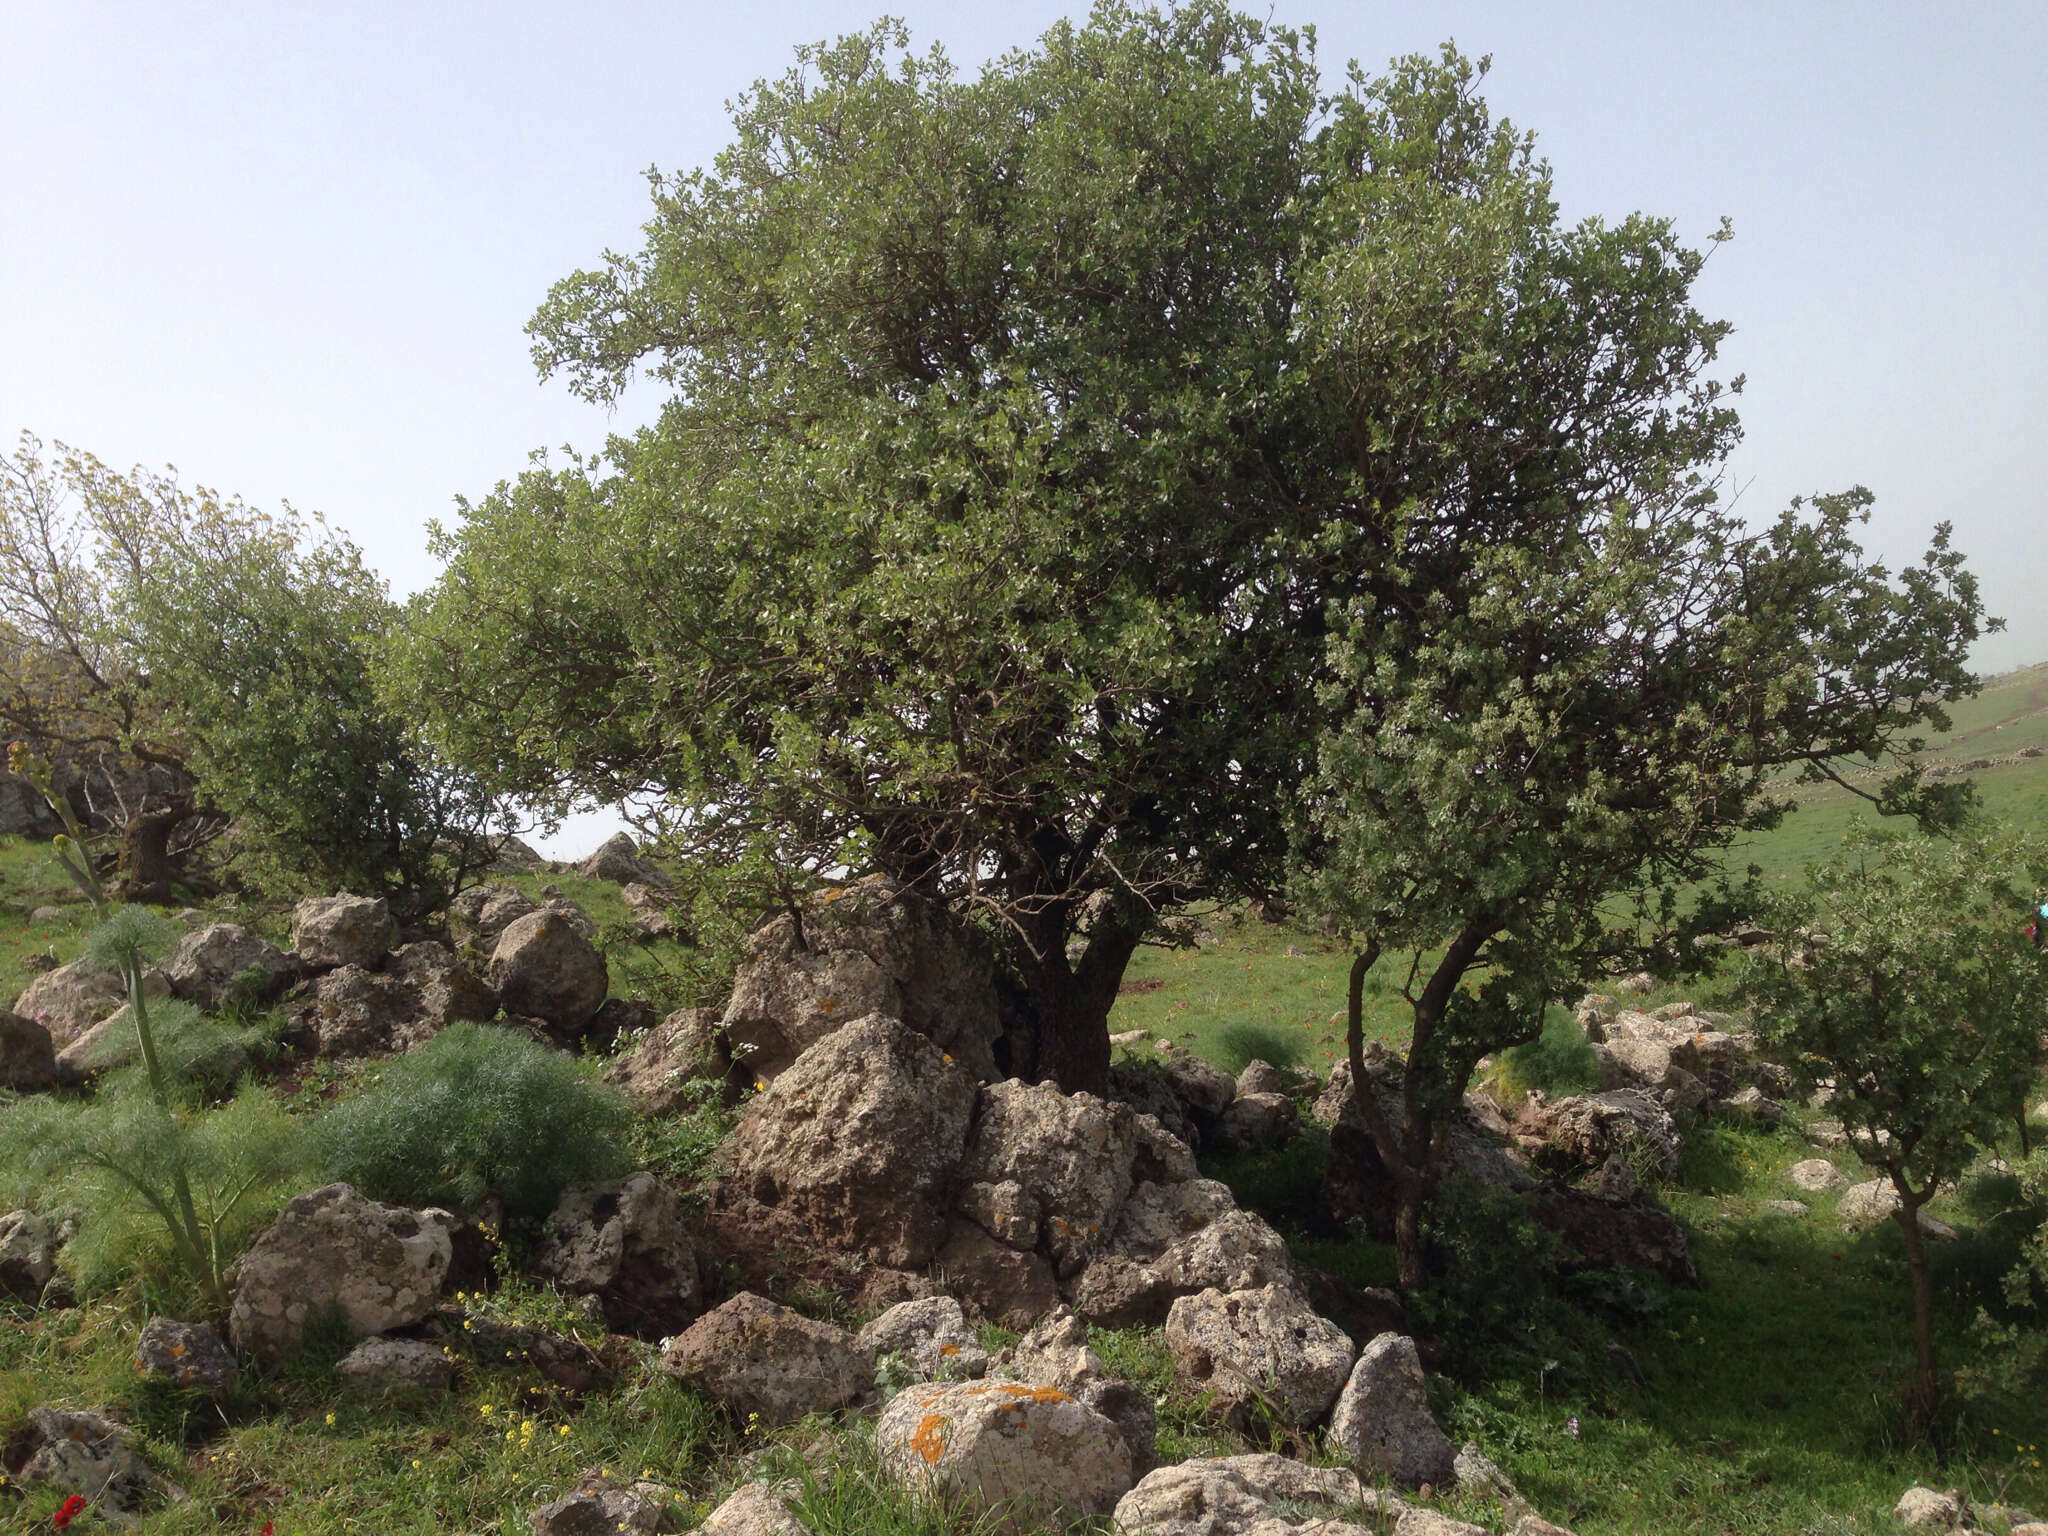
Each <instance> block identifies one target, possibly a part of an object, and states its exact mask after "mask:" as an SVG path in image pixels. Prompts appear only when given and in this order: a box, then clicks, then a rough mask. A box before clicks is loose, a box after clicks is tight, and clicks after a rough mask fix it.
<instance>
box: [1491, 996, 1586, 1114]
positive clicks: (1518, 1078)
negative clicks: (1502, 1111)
mask: <svg viewBox="0 0 2048 1536" xmlns="http://www.w3.org/2000/svg"><path fill="white" fill-rule="evenodd" d="M1502 1066H1503V1068H1504V1069H1505V1072H1506V1076H1507V1083H1508V1086H1509V1088H1510V1089H1511V1090H1513V1091H1514V1092H1516V1093H1527V1092H1528V1091H1529V1090H1530V1089H1531V1088H1540V1089H1542V1090H1543V1091H1544V1092H1545V1093H1552V1094H1567V1093H1591V1092H1593V1091H1595V1090H1596V1089H1598V1088H1599V1086H1600V1063H1599V1059H1598V1058H1597V1057H1595V1056H1594V1054H1593V1047H1592V1045H1591V1043H1590V1042H1589V1041H1588V1040H1587V1039H1586V1032H1585V1031H1584V1030H1583V1029H1581V1028H1580V1027H1579V1024H1578V1021H1577V1020H1576V1019H1574V1018H1573V1017H1572V1016H1571V1015H1570V1014H1569V1013H1566V1012H1565V1011H1564V1010H1563V1009H1562V1008H1557V1007H1552V1008H1550V1009H1548V1010H1546V1011H1545V1013H1544V1016H1543V1033H1542V1034H1541V1035H1539V1036H1537V1037H1536V1038H1535V1039H1534V1040H1530V1041H1527V1042H1525V1043H1523V1044H1521V1045H1517V1046H1511V1047H1510V1048H1509V1049H1508V1050H1507V1051H1506V1052H1505V1053H1504V1054H1503V1057H1502Z"/></svg>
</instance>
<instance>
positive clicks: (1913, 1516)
mask: <svg viewBox="0 0 2048 1536" xmlns="http://www.w3.org/2000/svg"><path fill="white" fill-rule="evenodd" d="M1969 1512H1970V1506H1969V1505H1968V1504H1966V1503H1964V1502H1963V1496H1962V1495H1961V1494H1959V1493H1957V1492H1956V1490H1955V1489H1953V1488H1951V1489H1949V1490H1948V1491H1947V1492H1945V1493H1937V1492H1935V1490H1934V1489H1932V1488H1923V1487H1920V1486H1918V1485H1915V1486H1914V1487H1911V1488H1908V1489H1907V1490H1906V1491H1905V1492H1904V1493H1903V1494H1901V1495H1900V1496H1899V1502H1898V1504H1897V1505H1896V1506H1894V1508H1893V1509H1892V1518H1893V1519H1894V1520H1896V1521H1898V1522H1899V1524H1901V1525H1917V1526H1931V1527H1933V1528H1934V1529H1936V1530H1943V1531H1946V1530H1953V1529H1955V1527H1957V1526H1959V1525H1961V1524H1963V1522H1964V1521H1965V1520H1967V1519H1968V1518H1969Z"/></svg>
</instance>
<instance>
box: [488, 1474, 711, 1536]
mask: <svg viewBox="0 0 2048 1536" xmlns="http://www.w3.org/2000/svg"><path fill="white" fill-rule="evenodd" d="M673 1505H674V1496H673V1494H671V1493H670V1491H669V1490H668V1489H666V1488H663V1487H662V1486H661V1485H660V1484H658V1483H633V1484H630V1485H628V1484H623V1483H616V1482H613V1481H612V1480H611V1479H610V1478H609V1477H606V1476H605V1475H604V1474H603V1473H602V1472H596V1471H593V1472H586V1473H584V1474H583V1476H582V1477H580V1478H578V1479H577V1480H576V1486H575V1487H574V1488H572V1489H571V1490H570V1491H569V1492H567V1493H565V1494H563V1495H562V1496H561V1497H560V1498H558V1499H555V1500H554V1501H553V1502H551V1503H548V1504H543V1505H542V1506H541V1507H540V1508H539V1509H536V1510H535V1511H534V1512H533V1513H532V1514H531V1515H530V1516H528V1517H527V1523H528V1524H529V1525H530V1526H531V1527H532V1529H533V1536H619V1532H621V1531H624V1532H627V1533H628V1536H656V1533H659V1532H664V1531H673V1530H675V1529H676V1520H675V1515H674V1512H673ZM707 1529H708V1527H707Z"/></svg>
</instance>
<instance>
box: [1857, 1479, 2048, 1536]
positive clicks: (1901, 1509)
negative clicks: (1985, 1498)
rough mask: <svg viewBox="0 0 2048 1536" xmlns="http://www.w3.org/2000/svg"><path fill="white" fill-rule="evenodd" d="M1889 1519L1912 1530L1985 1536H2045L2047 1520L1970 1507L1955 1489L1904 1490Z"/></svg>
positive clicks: (2015, 1511) (1994, 1508) (2006, 1509)
mask: <svg viewBox="0 0 2048 1536" xmlns="http://www.w3.org/2000/svg"><path fill="white" fill-rule="evenodd" d="M1892 1518H1893V1519H1894V1520H1896V1521H1898V1522H1899V1524H1901V1525H1903V1526H1907V1527H1910V1528H1912V1529H1915V1530H1928V1531H1952V1532H1954V1533H1955V1536H1988V1533H1989V1532H1990V1531H1992V1530H1994V1529H1995V1530H2002V1531H2007V1532H2009V1533H2010V1536H2048V1520H2038V1519H2036V1518H2035V1517H2034V1516H2033V1515H2031V1514H2029V1513H2028V1512H2027V1511H2026V1510H2024V1509H2014V1508H2011V1507H2009V1506H2006V1505H2001V1504H1989V1505H1985V1506H1984V1507H1983V1508H1981V1509H1975V1508H1972V1507H1971V1505H1970V1501H1969V1500H1968V1499H1965V1498H1964V1497H1963V1496H1962V1495H1961V1494H1960V1493H1958V1492H1957V1491H1956V1490H1955V1489H1953V1488H1950V1489H1946V1490H1941V1489H1934V1488H1926V1487H1921V1486H1919V1485H1918V1484H1916V1485H1915V1486H1913V1487H1911V1488H1908V1489H1907V1490H1906V1491H1905V1492H1904V1493H1903V1494H1901V1495H1900V1497H1899V1502H1898V1504H1897V1505H1896V1506H1895V1507H1894V1508H1893V1510H1892Z"/></svg>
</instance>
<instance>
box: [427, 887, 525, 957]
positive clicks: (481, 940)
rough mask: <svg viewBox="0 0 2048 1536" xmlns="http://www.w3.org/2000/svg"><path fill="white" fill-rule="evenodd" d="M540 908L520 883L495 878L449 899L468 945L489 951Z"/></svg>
mask: <svg viewBox="0 0 2048 1536" xmlns="http://www.w3.org/2000/svg"><path fill="white" fill-rule="evenodd" d="M539 910H540V908H539V906H538V904H536V903H535V902H534V901H532V900H531V899H530V898H529V897H528V896H527V895H526V893H525V892H524V891H522V890H520V889H519V888H518V887H517V886H513V885H504V884H501V883H499V882H496V881H493V882H490V883H487V884H484V885H473V886H471V887H470V888H469V889H468V890H466V891H464V892H463V893H462V894H461V895H459V896H457V897H456V898H455V899H454V900H453V901H451V902H450V903H448V916H449V918H450V920H451V921H452V922H453V923H454V924H455V926H456V928H457V929H458V930H459V931H460V933H461V934H462V935H463V938H464V940H465V946H466V947H467V948H469V949H471V950H474V951H477V952H480V953H482V954H485V955H488V954H490V952H491V951H492V950H493V949H495V948H497V945H498V935H500V934H501V933H503V932H504V931H505V930H506V929H507V928H509V927H510V926H511V925H512V924H513V923H515V922H517V921H518V920H519V919H520V918H522V917H525V916H526V915H527V914H528V913H531V912H537V911H539Z"/></svg>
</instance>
